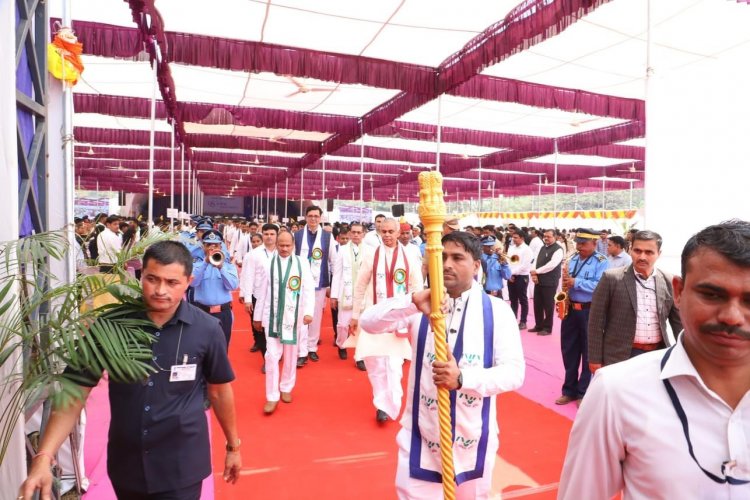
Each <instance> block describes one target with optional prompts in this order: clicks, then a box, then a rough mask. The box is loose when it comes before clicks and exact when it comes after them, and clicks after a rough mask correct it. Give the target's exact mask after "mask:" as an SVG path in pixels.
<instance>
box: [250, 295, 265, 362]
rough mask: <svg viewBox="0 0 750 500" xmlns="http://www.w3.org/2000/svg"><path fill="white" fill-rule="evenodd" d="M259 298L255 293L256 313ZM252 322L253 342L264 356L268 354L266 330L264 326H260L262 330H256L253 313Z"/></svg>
mask: <svg viewBox="0 0 750 500" xmlns="http://www.w3.org/2000/svg"><path fill="white" fill-rule="evenodd" d="M257 301H258V300H257V299H256V298H255V295H253V314H255V303H256V302H257ZM250 324H251V325H252V326H251V328H252V329H253V342H254V343H255V345H256V347H257V348H258V352H260V354H261V355H262V356H263V357H264V359H265V356H266V332H265V331H264V330H263V327H261V328H260V330H256V329H255V326H254V325H253V318H252V315H251V317H250Z"/></svg>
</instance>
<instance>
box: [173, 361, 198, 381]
mask: <svg viewBox="0 0 750 500" xmlns="http://www.w3.org/2000/svg"><path fill="white" fill-rule="evenodd" d="M197 368H198V365H197V364H195V363H193V364H190V365H189V364H187V354H186V355H185V357H184V358H183V359H182V364H181V365H172V370H171V372H170V373H169V381H170V382H189V381H191V380H195V372H196V371H197Z"/></svg>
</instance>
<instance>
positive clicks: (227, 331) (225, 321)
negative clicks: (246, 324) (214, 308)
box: [196, 303, 232, 351]
mask: <svg viewBox="0 0 750 500" xmlns="http://www.w3.org/2000/svg"><path fill="white" fill-rule="evenodd" d="M196 305H197V306H198V307H199V308H201V309H203V310H204V311H206V306H204V305H203V304H198V303H196ZM206 312H208V311H206ZM208 314H210V315H211V316H213V317H214V318H216V319H218V320H219V321H221V329H222V330H223V331H224V337H225V338H226V339H227V351H229V339H231V338H232V308H231V306H230V307H222V308H221V311H219V312H217V313H208Z"/></svg>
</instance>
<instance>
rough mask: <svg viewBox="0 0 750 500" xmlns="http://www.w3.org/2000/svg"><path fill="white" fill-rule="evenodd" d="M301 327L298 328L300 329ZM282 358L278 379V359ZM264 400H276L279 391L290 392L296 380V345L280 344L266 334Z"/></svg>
mask: <svg viewBox="0 0 750 500" xmlns="http://www.w3.org/2000/svg"><path fill="white" fill-rule="evenodd" d="M301 329H302V328H300V330H301ZM282 358H283V359H284V363H283V364H282V367H281V380H279V360H280V359H282ZM265 359H266V401H278V400H279V399H280V397H281V392H292V389H294V383H295V382H296V380H297V345H296V344H282V343H281V341H280V340H279V339H278V338H273V337H269V336H268V335H266V356H265Z"/></svg>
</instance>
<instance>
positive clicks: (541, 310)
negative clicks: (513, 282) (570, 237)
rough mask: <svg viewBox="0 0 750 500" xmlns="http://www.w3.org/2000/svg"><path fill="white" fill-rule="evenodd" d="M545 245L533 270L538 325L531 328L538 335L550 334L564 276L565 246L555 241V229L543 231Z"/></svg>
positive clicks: (535, 261) (536, 259)
mask: <svg viewBox="0 0 750 500" xmlns="http://www.w3.org/2000/svg"><path fill="white" fill-rule="evenodd" d="M542 234H543V238H544V242H543V246H542V248H541V249H540V250H539V252H537V254H536V258H535V259H534V266H535V267H536V269H532V270H531V279H532V281H533V282H534V284H535V286H534V320H535V321H536V325H535V326H534V328H532V329H531V330H529V331H530V332H533V333H536V334H537V335H550V334H551V333H552V324H553V322H554V315H555V295H556V292H557V287H558V286H559V285H560V277H561V276H562V261H563V257H564V256H565V251H564V250H563V248H562V247H561V246H560V245H558V244H557V243H556V242H555V230H554V229H547V230H546V231H544V232H543V233H542Z"/></svg>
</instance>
